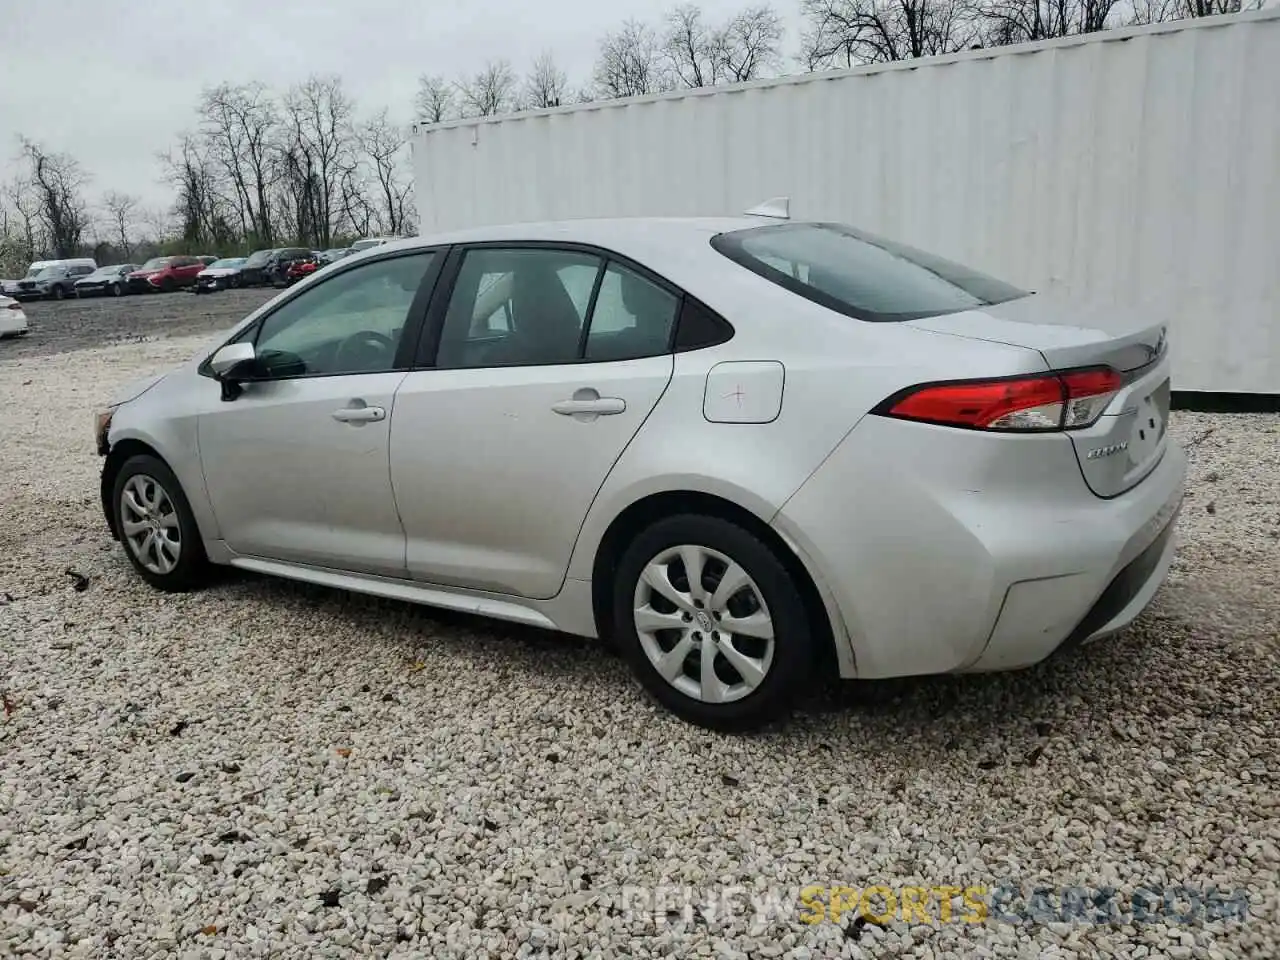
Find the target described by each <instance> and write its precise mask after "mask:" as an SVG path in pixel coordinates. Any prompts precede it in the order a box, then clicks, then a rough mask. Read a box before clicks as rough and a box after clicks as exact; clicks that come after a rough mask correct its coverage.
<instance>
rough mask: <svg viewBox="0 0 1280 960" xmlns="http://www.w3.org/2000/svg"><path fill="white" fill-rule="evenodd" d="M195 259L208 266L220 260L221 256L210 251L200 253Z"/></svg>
mask: <svg viewBox="0 0 1280 960" xmlns="http://www.w3.org/2000/svg"><path fill="white" fill-rule="evenodd" d="M196 259H197V260H199V261H200V262H201V263H203V264H204V265H205V266H206V267H210V266H213V264H214V263H215V262H216V261H218V260H221V259H222V258H221V257H215V256H214V255H213V254H211V253H202V254H201V255H200V256H198V257H196Z"/></svg>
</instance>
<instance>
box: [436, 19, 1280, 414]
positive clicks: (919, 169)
mask: <svg viewBox="0 0 1280 960" xmlns="http://www.w3.org/2000/svg"><path fill="white" fill-rule="evenodd" d="M413 163H414V177H415V180H416V189H417V202H418V207H419V210H420V211H421V217H422V219H421V227H420V229H421V231H422V232H423V233H433V232H438V231H441V230H449V229H454V228H461V227H467V226H478V225H483V224H492V223H506V222H520V221H532V220H545V219H561V218H579V217H597V216H603V217H612V216H629V215H638V216H651V215H656V216H667V215H670V216H686V215H723V214H736V213H739V212H741V211H743V210H745V209H747V208H748V207H750V206H753V205H755V204H756V203H759V202H760V201H762V200H764V199H766V198H769V197H775V196H788V197H790V198H791V215H792V217H793V218H796V219H828V220H840V221H844V222H847V223H852V224H855V225H857V226H859V227H862V228H864V229H867V230H871V231H873V232H876V233H880V234H883V235H885V236H889V237H892V238H894V239H897V240H901V241H904V242H906V243H910V244H914V245H916V246H919V247H923V248H925V249H927V250H930V251H932V252H935V253H939V254H941V255H943V256H947V257H950V258H952V259H955V260H959V261H961V262H963V263H967V264H969V265H971V266H974V267H977V268H979V269H982V270H985V271H987V272H989V273H992V274H995V275H996V276H999V277H1001V278H1003V279H1006V280H1009V281H1011V282H1014V283H1017V284H1020V285H1022V286H1024V287H1026V288H1027V289H1031V290H1036V291H1042V292H1062V293H1065V294H1066V295H1069V296H1072V297H1075V298H1078V299H1081V300H1090V301H1094V300H1106V301H1112V302H1115V303H1118V304H1121V305H1140V306H1144V307H1150V308H1153V309H1156V310H1159V311H1160V312H1161V313H1163V314H1165V315H1167V316H1168V318H1169V326H1170V341H1171V343H1172V344H1173V350H1174V351H1175V359H1174V365H1175V378H1176V380H1175V388H1176V389H1179V390H1196V391H1216V392H1242V393H1280V11H1277V10H1262V11H1258V12H1253V13H1244V14H1236V15H1231V16H1222V17H1211V18H1206V19H1202V20H1195V21H1180V22H1178V23H1173V24H1162V25H1158V26H1151V27H1139V28H1127V29H1122V30H1112V31H1108V32H1105V33H1099V34H1093V35H1091V36H1087V37H1071V38H1066V39H1062V40H1051V41H1044V42H1040V43H1033V44H1024V45H1020V46H1015V47H1003V48H999V49H995V50H983V51H972V52H967V53H962V54H958V55H954V56H949V57H937V58H931V59H927V60H916V61H910V62H905V63H895V64H888V65H883V66H875V67H866V68H859V69H854V70H848V71H839V72H832V73H822V74H809V75H806V76H801V77H791V78H785V79H781V80H773V81H765V82H758V83H750V84H740V85H737V86H732V87H717V88H710V89H702V90H690V91H680V92H677V93H672V94H667V95H662V96H654V97H641V98H635V99H631V100H620V101H610V102H604V103H591V104H583V105H579V106H573V107H564V108H559V109H554V110H546V111H539V112H533V113H525V114H518V115H515V116H511V117H500V118H493V119H488V120H479V121H459V122H454V123H445V124H437V125H432V126H428V127H423V128H420V129H419V131H418V132H417V135H416V136H415V138H414V143H413Z"/></svg>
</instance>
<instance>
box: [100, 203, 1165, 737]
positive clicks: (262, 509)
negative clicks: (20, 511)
mask: <svg viewBox="0 0 1280 960" xmlns="http://www.w3.org/2000/svg"><path fill="white" fill-rule="evenodd" d="M1169 370H1170V367H1169V360H1168V355H1167V350H1166V345H1165V337H1164V328H1163V326H1162V325H1161V323H1159V322H1153V321H1151V320H1149V319H1147V318H1144V317H1142V316H1141V315H1140V314H1138V313H1135V312H1132V311H1128V312H1126V311H1122V310H1114V309H1105V308H1093V309H1085V308H1073V307H1070V306H1068V305H1064V304H1061V303H1057V302H1054V301H1053V300H1051V299H1049V298H1046V297H1042V296H1036V295H1031V294H1029V293H1027V292H1025V291H1023V290H1020V289H1018V288H1016V287H1014V286H1011V285H1009V284H1007V283H1004V282H1001V281H999V280H996V279H993V278H990V277H987V276H983V275H982V274H980V273H978V272H976V271H974V270H971V269H968V268H965V267H962V266H959V265H957V264H954V263H950V262H948V261H945V260H943V259H941V258H938V257H936V256H933V255H930V254H927V253H923V252H921V251H919V250H915V249H913V248H910V247H906V246H904V245H902V244H899V243H895V242H892V241H889V240H886V239H883V238H880V237H876V236H873V235H870V234H867V233H865V232H863V231H860V230H858V229H855V228H853V227H848V226H842V225H838V224H829V223H804V222H793V221H790V220H785V219H776V218H775V219H770V218H767V217H759V216H748V217H742V218H728V219H716V220H669V219H667V220H659V219H651V220H646V219H634V220H602V221H574V222H566V223H548V224H533V225H530V224H525V225H519V226H509V227H491V228H485V229H479V230H473V231H470V232H466V233H458V234H453V235H447V236H437V237H421V238H417V239H414V240H407V241H397V242H393V243H388V244H385V245H381V246H377V247H375V248H373V249H371V250H369V251H366V252H363V253H360V254H357V255H355V256H351V257H348V258H345V259H343V260H341V261H338V262H337V263H334V264H332V265H330V266H328V267H326V268H324V269H322V270H320V271H318V272H317V273H316V274H315V275H314V276H312V277H311V278H309V279H307V280H305V281H303V282H302V283H300V284H298V285H297V286H296V287H294V288H292V289H290V290H288V291H287V292H285V293H282V294H281V295H280V296H278V297H276V298H275V299H273V300H272V301H270V302H269V303H267V304H266V305H264V306H263V307H261V308H260V309H258V310H257V311H255V312H254V313H253V314H251V315H250V316H248V317H246V318H245V319H244V321H243V322H242V323H240V324H239V325H238V327H236V328H235V329H234V331H232V332H231V333H230V334H229V335H227V336H225V337H223V338H220V339H219V340H218V341H216V342H214V343H211V344H210V345H209V347H208V349H206V350H202V351H201V352H200V353H199V354H198V355H197V356H195V357H192V358H191V360H190V362H188V363H187V364H185V365H184V366H182V367H180V368H179V369H177V370H174V371H173V372H171V373H168V374H167V375H165V376H163V377H159V378H155V379H153V380H151V381H148V382H146V383H143V384H139V385H138V386H136V387H135V388H133V389H132V390H129V391H127V392H126V393H125V394H124V395H122V396H121V397H119V398H118V402H116V403H114V404H113V405H112V406H111V407H110V408H109V409H107V410H104V411H102V412H101V413H100V414H99V416H98V424H97V426H98V449H99V453H100V454H101V455H102V456H103V457H104V466H103V471H102V483H101V494H102V502H103V506H104V509H105V512H106V517H107V521H108V523H109V525H110V528H111V530H112V533H113V535H115V536H116V537H117V538H118V539H120V540H122V541H123V542H124V544H125V547H126V553H127V555H128V557H129V559H130V561H131V562H132V563H133V565H134V567H136V569H137V571H138V573H139V574H140V575H141V576H142V577H143V578H144V579H145V580H147V581H148V582H149V583H151V584H153V585H155V586H156V587H159V588H161V589H167V590H185V589H188V588H191V587H193V586H196V585H197V584H199V583H200V582H201V579H202V577H203V575H204V574H205V572H206V568H207V565H208V564H229V565H231V566H234V567H239V568H242V569H245V570H251V571H257V572H259V573H265V574H272V575H278V576H282V577H290V578H294V579H297V580H303V581H308V582H311V583H315V584H322V585H327V586H332V587H339V588H344V589H348V590H354V591H362V592H365V593H369V594H375V595H379V596H384V597H394V598H400V599H404V600H409V601H415V602H420V603H424V604H432V605H436V606H440V607H449V608H454V609H457V610H465V611H470V612H478V613H481V614H485V615H488V616H491V617H497V618H502V619H506V620H511V621H518V622H521V623H526V624H533V625H537V626H540V627H545V628H551V629H558V630H563V631H567V632H569V633H573V634H580V635H584V636H589V637H601V638H604V639H607V640H608V641H609V642H612V643H615V644H617V645H618V647H619V648H620V649H621V650H622V651H623V652H624V653H625V654H626V656H627V657H628V659H629V661H630V663H631V664H632V666H633V668H634V670H635V672H636V674H637V676H638V678H639V679H640V681H641V682H642V683H643V684H644V686H645V687H646V688H647V689H648V690H649V691H650V692H651V693H652V694H653V695H654V696H655V697H656V698H657V699H658V700H660V701H661V702H662V703H663V704H665V705H666V706H667V707H669V708H670V709H672V710H674V711H675V712H676V713H678V714H679V715H680V716H682V717H684V718H686V719H688V720H690V721H693V722H696V723H700V724H704V725H708V726H712V727H717V728H721V729H743V728H747V727H752V726H756V725H759V724H761V723H763V722H766V721H768V720H770V719H771V718H774V717H777V716H779V715H780V714H781V713H782V712H783V711H784V710H785V709H786V708H787V707H788V705H789V704H792V703H793V702H794V701H795V699H796V697H797V696H798V695H803V693H804V692H805V690H806V685H807V684H808V683H809V682H810V681H811V680H812V679H813V677H814V676H815V673H816V672H818V671H826V672H828V673H831V674H836V675H839V676H841V677H846V678H875V677H895V676H904V675H911V674H926V673H942V672H957V671H969V670H997V669H1011V668H1018V667H1024V666H1027V665H1030V664H1033V663H1036V662H1039V661H1041V660H1043V659H1045V658H1046V657H1048V656H1049V655H1050V654H1051V653H1053V652H1054V651H1055V650H1057V649H1059V648H1062V647H1064V646H1065V645H1070V644H1075V643H1081V642H1088V641H1091V640H1094V639H1097V638H1099V637H1102V636H1105V635H1108V634H1111V633H1114V632H1115V631H1116V630H1118V629H1120V628H1122V627H1123V626H1125V625H1126V624H1128V623H1129V622H1130V621H1132V620H1133V619H1134V618H1135V617H1136V616H1137V615H1138V614H1139V612H1140V611H1141V610H1142V609H1143V607H1145V606H1146V605H1147V603H1148V602H1149V601H1150V600H1151V598H1152V596H1153V594H1154V593H1155V591H1156V589H1157V588H1158V587H1159V585H1160V583H1161V582H1162V580H1163V579H1164V577H1165V573H1166V571H1167V569H1168V567H1169V564H1170V562H1171V558H1172V555H1173V549H1174V548H1173V540H1172V530H1173V519H1174V516H1175V515H1176V513H1177V511H1178V508H1179V505H1180V503H1181V497H1182V488H1183V480H1184V473H1185V460H1184V457H1183V454H1182V452H1181V451H1180V450H1179V449H1178V448H1177V446H1176V445H1175V444H1174V443H1173V442H1172V441H1171V440H1170V439H1169V438H1168V436H1167V435H1166V432H1165V424H1166V420H1167V417H1168V411H1169V398H1170V394H1169V389H1170V381H1169Z"/></svg>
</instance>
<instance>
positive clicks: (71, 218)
mask: <svg viewBox="0 0 1280 960" xmlns="http://www.w3.org/2000/svg"><path fill="white" fill-rule="evenodd" d="M22 155H23V158H24V159H25V160H26V161H27V164H28V166H29V169H30V183H31V188H32V190H33V191H34V193H35V195H36V199H37V202H38V208H37V209H38V212H37V217H38V218H39V219H40V221H41V223H42V224H43V226H44V229H45V232H46V235H47V237H48V246H49V248H50V249H51V250H52V251H53V253H54V254H55V255H57V256H59V257H73V256H75V255H76V253H77V252H78V250H79V248H80V241H81V239H82V237H83V235H84V231H85V227H87V226H88V223H89V215H88V208H87V206H86V204H85V200H84V193H83V188H84V183H85V175H84V173H83V172H82V171H81V169H80V164H79V163H78V162H77V161H76V159H75V158H74V157H71V156H69V155H67V154H65V153H50V152H48V151H47V150H45V149H44V147H42V146H41V145H40V144H38V143H35V142H33V141H31V140H26V139H23V141H22Z"/></svg>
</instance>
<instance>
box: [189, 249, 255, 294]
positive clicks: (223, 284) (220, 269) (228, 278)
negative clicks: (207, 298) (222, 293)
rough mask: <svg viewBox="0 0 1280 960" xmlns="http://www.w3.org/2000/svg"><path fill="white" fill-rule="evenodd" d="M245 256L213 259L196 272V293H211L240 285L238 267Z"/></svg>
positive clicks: (241, 265)
mask: <svg viewBox="0 0 1280 960" xmlns="http://www.w3.org/2000/svg"><path fill="white" fill-rule="evenodd" d="M245 259H246V258H245V257H225V258H223V259H222V260H215V261H213V263H211V264H209V265H208V266H207V267H205V268H204V269H203V270H201V271H200V272H199V273H197V274H196V285H195V287H194V289H195V292H196V293H212V292H213V291H215V290H226V289H229V288H231V287H238V286H240V269H241V267H243V266H244V262H245Z"/></svg>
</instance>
